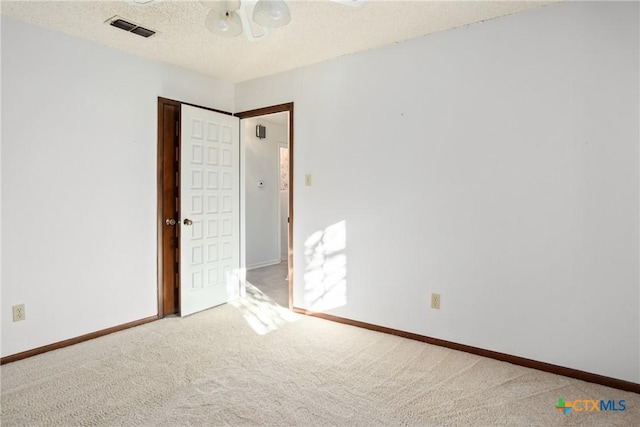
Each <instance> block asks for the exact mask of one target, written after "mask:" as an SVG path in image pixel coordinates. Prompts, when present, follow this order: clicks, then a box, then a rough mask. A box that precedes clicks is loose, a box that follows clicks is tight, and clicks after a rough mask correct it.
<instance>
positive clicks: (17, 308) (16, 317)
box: [12, 304, 26, 322]
mask: <svg viewBox="0 0 640 427" xmlns="http://www.w3.org/2000/svg"><path fill="white" fill-rule="evenodd" d="M12 308H13V321H14V322H19V321H20V320H24V319H26V314H25V312H24V304H18V305H14V306H13V307H12Z"/></svg>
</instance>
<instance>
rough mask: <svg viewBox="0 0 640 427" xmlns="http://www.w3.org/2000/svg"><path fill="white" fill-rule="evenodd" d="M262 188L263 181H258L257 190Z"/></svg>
mask: <svg viewBox="0 0 640 427" xmlns="http://www.w3.org/2000/svg"><path fill="white" fill-rule="evenodd" d="M262 187H264V181H263V180H260V181H258V188H262Z"/></svg>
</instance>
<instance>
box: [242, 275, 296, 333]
mask: <svg viewBox="0 0 640 427" xmlns="http://www.w3.org/2000/svg"><path fill="white" fill-rule="evenodd" d="M230 304H231V305H233V306H234V307H236V308H237V309H239V310H240V311H241V312H242V315H243V316H244V320H246V322H247V323H248V324H249V326H251V328H252V329H253V330H254V331H255V332H256V333H257V334H258V335H266V334H268V333H269V332H272V331H275V330H276V329H278V328H280V327H281V326H282V325H286V324H287V323H292V322H295V321H296V320H298V318H299V317H300V316H298V315H297V314H295V313H294V312H292V311H289V310H288V309H286V308H284V307H282V306H280V305H278V304H277V303H276V302H275V301H273V300H272V299H271V298H269V297H268V296H266V295H265V294H264V293H262V291H260V289H258V288H256V287H255V286H253V285H252V284H251V283H249V282H247V286H246V292H245V295H244V296H242V297H241V298H238V299H236V300H233V301H231V302H230Z"/></svg>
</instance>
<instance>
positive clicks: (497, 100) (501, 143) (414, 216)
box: [236, 2, 640, 383]
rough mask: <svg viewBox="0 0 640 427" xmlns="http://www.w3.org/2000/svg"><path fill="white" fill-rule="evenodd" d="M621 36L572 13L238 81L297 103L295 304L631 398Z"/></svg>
mask: <svg viewBox="0 0 640 427" xmlns="http://www.w3.org/2000/svg"><path fill="white" fill-rule="evenodd" d="M638 36H639V34H638V3H635V2H622V3H594V2H571V3H563V4H556V5H552V6H549V7H545V8H542V9H539V10H534V11H530V12H526V13H522V14H517V15H512V16H508V17H504V18H500V19H495V20H492V21H489V22H485V23H482V24H476V25H472V26H469V27H466V28H461V29H457V30H452V31H446V32H442V33H439V34H436V35H433V36H430V37H426V38H422V39H417V40H413V41H409V42H405V43H400V44H397V45H394V46H389V47H386V48H382V49H376V50H373V51H370V52H366V53H361V54H357V55H352V56H348V57H343V58H340V59H337V60H333V61H329V62H325V63H322V64H319V65H315V66H311V67H306V68H302V69H299V70H294V71H291V72H288V73H283V74H279V75H275V76H271V77H266V78H261V79H257V80H253V81H248V82H245V83H242V84H239V85H237V86H236V108H237V109H238V110H239V111H243V110H249V109H252V108H257V107H263V106H268V105H274V104H279V103H282V102H291V101H293V102H294V103H295V123H294V128H295V186H294V191H295V194H294V211H295V223H294V227H295V229H294V257H295V260H294V268H295V269H294V271H295V276H294V281H295V285H294V286H295V289H294V303H295V306H297V307H302V308H307V309H326V308H327V307H333V308H332V309H329V310H327V311H328V312H330V313H332V314H335V315H339V316H343V317H347V318H351V319H356V320H360V321H365V322H370V323H374V324H378V325H383V326H387V327H391V328H397V329H401V330H405V331H410V332H414V333H418V334H423V335H427V336H432V337H436V338H440V339H444V340H449V341H454V342H458V343H462V344H467V345H472V346H477V347H481V348H485V349H490V350H495V351H499V352H504V353H508V354H513V355H517V356H521V357H526V358H530V359H534V360H538V361H542V362H548V363H553V364H557V365H562V366H567V367H570V368H574V369H579V370H584V371H588V372H593V373H596V374H601V375H605V376H609V377H614V378H618V379H622V380H628V381H633V382H636V383H637V382H640V370H639V367H640V315H639V311H640V310H639V300H640V296H639V261H638V259H639V250H638V244H639V239H638V233H639V227H638V222H639V221H638V219H639V170H638V163H639V150H638V140H639V135H638V127H639V122H638V116H639V107H638V104H639V102H638V96H639V95H638V93H639V87H638V81H639V73H638V63H639V58H638V43H639V42H638ZM305 174H312V177H313V185H312V186H311V187H305V186H304V175H305ZM323 231H324V232H323ZM345 233H346V234H345ZM305 243H307V245H306V246H305ZM343 244H344V246H345V248H344V249H342V245H343ZM307 261H308V262H307ZM313 263H316V264H313ZM345 267H346V268H345ZM311 284H314V286H316V287H317V286H324V287H325V288H327V289H325V291H329V292H334V291H336V290H338V291H339V290H340V289H342V288H341V287H340V286H341V284H346V295H342V297H341V296H340V295H334V296H335V299H334V304H333V306H332V305H331V302H332V301H329V300H326V299H324V300H315V299H312V298H310V296H311V295H313V294H314V293H315V294H317V289H309V288H308V287H309V286H310V285H311ZM329 288H330V289H329ZM431 292H437V293H440V294H441V296H442V308H441V309H440V310H433V309H430V308H429V296H430V293H431ZM334 293H335V292H334Z"/></svg>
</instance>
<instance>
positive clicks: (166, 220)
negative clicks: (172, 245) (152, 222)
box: [164, 218, 176, 225]
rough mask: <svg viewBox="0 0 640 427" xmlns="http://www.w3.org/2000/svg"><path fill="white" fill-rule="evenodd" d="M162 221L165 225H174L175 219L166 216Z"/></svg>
mask: <svg viewBox="0 0 640 427" xmlns="http://www.w3.org/2000/svg"><path fill="white" fill-rule="evenodd" d="M164 223H165V224H167V225H176V220H175V219H173V218H167V219H165V220H164Z"/></svg>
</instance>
